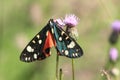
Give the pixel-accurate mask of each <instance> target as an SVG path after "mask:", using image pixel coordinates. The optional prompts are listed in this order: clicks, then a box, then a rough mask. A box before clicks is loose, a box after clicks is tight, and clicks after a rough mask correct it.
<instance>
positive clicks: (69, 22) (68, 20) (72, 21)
mask: <svg viewBox="0 0 120 80" xmlns="http://www.w3.org/2000/svg"><path fill="white" fill-rule="evenodd" d="M78 21H79V18H78V17H76V16H75V15H74V14H69V15H66V16H65V19H64V20H63V22H64V23H65V24H66V26H68V27H75V26H76V25H77V24H78Z"/></svg>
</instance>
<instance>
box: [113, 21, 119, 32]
mask: <svg viewBox="0 0 120 80" xmlns="http://www.w3.org/2000/svg"><path fill="white" fill-rule="evenodd" d="M111 27H112V29H113V30H114V31H118V32H119V31H120V21H119V20H116V21H114V22H113V23H112V24H111Z"/></svg>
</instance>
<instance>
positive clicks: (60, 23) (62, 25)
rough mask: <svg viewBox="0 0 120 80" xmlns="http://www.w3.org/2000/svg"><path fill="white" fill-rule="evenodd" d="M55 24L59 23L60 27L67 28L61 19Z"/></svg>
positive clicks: (56, 20)
mask: <svg viewBox="0 0 120 80" xmlns="http://www.w3.org/2000/svg"><path fill="white" fill-rule="evenodd" d="M55 22H57V23H58V25H59V27H64V26H65V24H64V22H63V21H62V20H61V19H55Z"/></svg>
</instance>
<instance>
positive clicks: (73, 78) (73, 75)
mask: <svg viewBox="0 0 120 80" xmlns="http://www.w3.org/2000/svg"><path fill="white" fill-rule="evenodd" d="M72 80H75V73H74V60H73V59H72Z"/></svg>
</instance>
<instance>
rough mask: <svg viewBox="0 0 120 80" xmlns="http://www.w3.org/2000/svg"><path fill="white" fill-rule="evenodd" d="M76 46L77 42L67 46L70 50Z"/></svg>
mask: <svg viewBox="0 0 120 80" xmlns="http://www.w3.org/2000/svg"><path fill="white" fill-rule="evenodd" d="M74 46H75V42H73V41H72V42H71V43H70V44H69V45H67V47H68V48H73V47H74Z"/></svg>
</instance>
